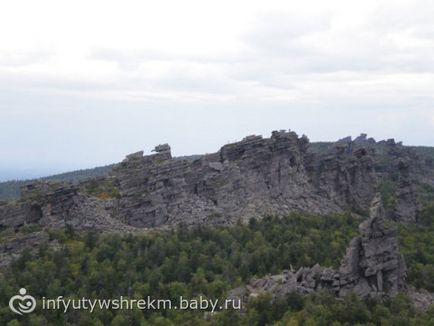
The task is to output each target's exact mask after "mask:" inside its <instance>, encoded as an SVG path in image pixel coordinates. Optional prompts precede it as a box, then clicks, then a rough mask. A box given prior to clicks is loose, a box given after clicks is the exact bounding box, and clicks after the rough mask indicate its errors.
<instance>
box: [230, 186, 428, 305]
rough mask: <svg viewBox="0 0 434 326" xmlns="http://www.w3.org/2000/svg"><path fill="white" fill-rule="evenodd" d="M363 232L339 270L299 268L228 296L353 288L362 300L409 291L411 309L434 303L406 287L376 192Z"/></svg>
mask: <svg viewBox="0 0 434 326" xmlns="http://www.w3.org/2000/svg"><path fill="white" fill-rule="evenodd" d="M359 229H360V233H361V236H359V237H356V238H354V239H353V240H352V241H351V243H350V245H349V247H348V249H347V253H346V255H345V257H344V259H343V261H342V264H341V266H340V268H339V269H338V270H334V269H332V268H328V267H322V266H320V265H318V264H316V265H315V266H313V267H302V268H300V269H299V270H298V271H297V272H293V271H288V270H286V271H283V273H282V274H278V275H270V276H267V277H265V278H261V279H253V280H251V281H250V283H249V284H247V285H246V287H244V288H237V289H234V290H233V291H231V293H230V294H229V297H230V298H238V299H239V300H243V301H246V300H248V299H249V298H250V297H256V296H259V295H261V294H270V295H271V296H272V298H273V299H276V298H283V297H284V296H285V295H287V294H288V293H291V292H298V293H301V294H309V293H312V292H314V291H318V290H328V291H331V292H332V293H334V294H335V295H336V296H337V297H345V296H346V295H348V294H349V293H351V292H354V293H356V294H357V295H359V296H360V297H362V298H376V299H382V298H385V297H394V296H396V295H397V294H398V293H400V292H404V293H407V294H408V295H409V297H410V298H411V299H412V301H413V302H414V305H415V308H416V309H419V310H426V309H427V308H428V307H429V305H431V304H433V303H434V299H433V298H434V295H433V294H432V293H428V292H426V291H416V290H415V289H414V288H413V287H411V286H408V285H407V284H406V282H405V279H406V269H407V268H406V265H405V261H404V258H403V257H402V255H401V254H400V253H399V248H398V242H397V237H396V235H397V234H396V228H395V227H394V226H393V225H392V224H391V223H390V222H389V221H388V220H387V219H386V218H385V212H384V208H383V206H382V203H381V198H380V196H379V194H377V195H376V196H375V197H374V199H373V201H372V205H371V208H370V218H369V219H368V220H366V221H365V222H363V223H362V224H361V225H360V227H359Z"/></svg>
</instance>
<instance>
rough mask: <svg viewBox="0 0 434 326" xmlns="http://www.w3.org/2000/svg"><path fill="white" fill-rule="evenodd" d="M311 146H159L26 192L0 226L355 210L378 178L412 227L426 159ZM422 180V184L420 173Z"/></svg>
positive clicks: (254, 140) (173, 221)
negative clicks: (176, 152)
mask: <svg viewBox="0 0 434 326" xmlns="http://www.w3.org/2000/svg"><path fill="white" fill-rule="evenodd" d="M313 149H314V147H311V146H310V144H309V141H308V139H307V137H305V136H302V137H298V136H297V134H296V133H295V132H291V131H284V130H283V131H274V132H273V133H272V135H271V137H270V138H262V136H254V135H251V136H248V137H245V138H244V139H243V140H242V141H239V142H236V143H232V144H228V145H225V146H223V147H222V148H221V149H220V150H219V151H218V152H217V153H213V154H208V155H202V156H197V159H195V160H192V159H180V158H178V159H174V158H172V155H171V152H170V146H169V145H168V144H163V145H158V146H157V147H156V148H155V149H154V152H155V154H152V155H147V156H144V155H143V151H140V152H137V153H133V154H130V155H128V156H127V157H126V158H125V160H124V161H122V162H121V163H119V164H116V165H115V166H114V167H113V169H112V172H111V175H110V176H108V177H100V178H95V179H90V180H88V181H84V182H81V183H80V184H78V185H76V184H67V183H49V182H38V183H33V184H29V185H27V186H25V187H24V189H23V191H22V198H21V200H20V201H18V202H17V203H15V204H6V205H0V230H1V229H4V228H8V227H12V228H19V227H21V226H23V225H25V224H29V223H38V224H41V225H45V226H50V227H62V226H64V225H66V224H72V225H74V226H76V227H77V228H87V227H95V228H98V229H102V230H105V229H109V228H112V227H113V225H114V224H116V227H117V228H120V229H122V228H135V227H137V228H148V227H167V226H173V225H177V224H186V225H193V224H210V225H214V224H230V223H234V222H236V221H238V220H246V219H249V218H250V217H261V216H264V215H267V214H273V215H285V214H288V213H290V212H293V211H304V212H308V213H314V214H328V213H339V212H343V211H349V210H351V211H355V212H359V213H363V214H364V213H366V212H367V211H368V208H369V204H370V202H371V200H372V198H373V194H374V193H375V192H376V191H377V189H378V187H379V185H380V184H381V182H382V181H383V180H386V179H387V180H389V179H390V180H395V181H394V184H396V189H395V195H394V197H395V202H394V207H393V209H391V210H390V212H388V213H389V215H390V216H389V217H391V218H393V219H395V220H398V221H402V222H409V223H410V222H415V221H416V217H417V212H418V209H419V203H418V196H417V191H416V189H415V181H421V180H415V178H416V177H415V175H417V176H420V175H422V174H421V173H419V174H418V173H416V174H415V171H419V172H420V171H422V170H423V171H425V170H424V169H427V165H426V164H428V163H429V162H428V163H426V162H425V163H423V162H422V163H421V160H419V159H418V158H417V157H414V155H413V154H412V152H411V151H410V150H409V149H407V148H405V147H404V146H402V145H401V144H400V143H395V141H394V140H388V141H383V142H375V140H373V139H372V138H367V136H366V135H363V134H362V135H361V136H360V137H358V138H356V139H355V140H354V141H353V140H351V137H347V138H344V139H341V140H340V141H338V142H337V143H335V144H334V146H332V147H330V148H327V149H326V150H322V151H315V150H313ZM376 152H381V155H380V156H378V155H377V154H376ZM424 176H425V178H426V179H427V180H431V179H430V178H431V177H430V174H429V173H428V172H427V173H425V174H424ZM433 180H434V179H433ZM425 181H426V180H425ZM426 182H427V181H426ZM91 183H94V184H96V185H98V184H102V185H104V184H106V183H110V184H112V188H116V189H114V190H116V191H115V192H116V195H112V196H111V197H110V198H107V196H105V197H104V196H101V197H98V198H97V196H96V195H95V194H94V193H92V192H89V191H86V189H88V188H89V184H91ZM433 183H434V181H433ZM112 191H113V189H112Z"/></svg>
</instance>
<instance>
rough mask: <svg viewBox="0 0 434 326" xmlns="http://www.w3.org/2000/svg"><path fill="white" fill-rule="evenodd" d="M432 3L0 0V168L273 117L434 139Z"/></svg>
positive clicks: (222, 137)
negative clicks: (1, 0) (0, 0)
mask: <svg viewBox="0 0 434 326" xmlns="http://www.w3.org/2000/svg"><path fill="white" fill-rule="evenodd" d="M433 17H434V2H433V1H431V0H426V1H418V0H413V1H410V0H406V1H402V0H393V1H381V0H377V1H369V0H363V1H349V0H343V1H333V0H327V1H322V0H318V1H308V0H303V1H288V0H286V1H252V0H248V1H239V0H237V1H235V0H231V1H222V0H220V1H205V0H199V1H189V0H183V1H179V0H177V1H164V0H159V1H152V2H151V1H143V0H138V1H130V0H122V1H108V0H103V1H95V0H93V1H89V0H87V1H81V0H75V1H60V0H53V1H46V0H38V1H34V0H29V1H22V0H17V1H3V2H1V4H0V158H1V160H0V180H2V179H3V180H4V179H9V178H25V177H33V176H39V175H44V174H52V173H56V172H61V171H66V170H70V169H76V168H86V167H93V166H97V165H102V164H108V163H112V162H117V161H120V160H121V159H122V158H123V157H124V156H125V154H127V153H130V152H134V151H138V150H141V149H143V150H145V152H146V153H149V152H150V150H151V149H152V148H153V147H154V146H155V145H157V144H159V143H165V142H168V143H169V144H170V145H171V146H172V151H173V154H175V155H187V154H195V153H204V152H214V151H216V150H218V148H219V147H220V146H221V145H223V144H225V143H227V142H229V141H234V140H239V139H241V138H243V137H244V136H246V135H249V134H263V135H264V136H268V135H269V134H270V133H271V131H272V130H275V129H291V130H294V131H296V132H297V133H299V134H300V135H301V134H306V135H308V137H309V138H310V139H311V140H313V141H317V140H336V139H338V138H342V137H344V136H347V135H352V136H357V135H358V134H359V133H361V132H367V133H368V134H370V135H371V136H373V137H375V138H376V139H384V138H396V139H397V140H403V141H404V143H405V144H411V145H430V146H434V132H433V130H434V101H433V100H434V20H433Z"/></svg>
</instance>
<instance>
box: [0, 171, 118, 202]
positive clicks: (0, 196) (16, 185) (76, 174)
mask: <svg viewBox="0 0 434 326" xmlns="http://www.w3.org/2000/svg"><path fill="white" fill-rule="evenodd" d="M112 167H113V165H106V166H100V167H96V168H93V169H85V170H77V171H72V172H66V173H61V174H56V175H53V176H49V177H44V178H40V179H33V180H11V181H6V182H0V201H7V200H15V199H18V198H19V197H20V196H21V192H20V189H21V187H22V186H24V185H26V184H29V183H32V182H35V181H37V180H41V181H65V182H72V183H78V182H80V181H83V180H86V179H90V178H95V177H101V176H105V175H107V174H108V173H109V172H110V171H111V169H112Z"/></svg>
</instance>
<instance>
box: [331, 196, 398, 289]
mask: <svg viewBox="0 0 434 326" xmlns="http://www.w3.org/2000/svg"><path fill="white" fill-rule="evenodd" d="M359 229H360V233H361V234H362V235H361V237H358V238H355V239H353V240H352V241H351V244H350V246H349V248H348V251H347V254H346V256H345V258H344V262H343V264H342V265H341V267H340V269H339V295H340V296H344V295H346V294H348V293H349V292H351V291H355V292H356V293H357V294H359V295H360V296H361V297H368V296H370V297H383V296H385V295H387V296H392V297H393V296H396V295H397V294H398V292H399V291H402V290H403V289H404V286H405V277H406V265H405V261H404V258H403V257H402V255H401V254H400V253H399V250H398V240H397V237H396V236H397V230H396V227H394V226H392V225H391V223H390V221H388V220H387V219H386V218H385V212H384V208H383V205H382V203H381V198H380V196H379V195H377V196H376V197H375V198H374V200H373V202H372V206H371V208H370V219H369V220H367V221H365V222H364V223H362V224H361V225H360V227H359Z"/></svg>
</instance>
